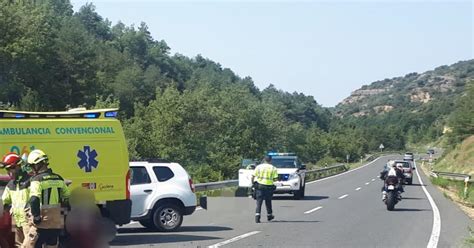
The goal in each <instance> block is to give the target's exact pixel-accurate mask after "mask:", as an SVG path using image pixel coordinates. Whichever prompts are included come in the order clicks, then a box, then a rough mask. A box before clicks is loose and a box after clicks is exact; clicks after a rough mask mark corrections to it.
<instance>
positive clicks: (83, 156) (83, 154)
mask: <svg viewBox="0 0 474 248" xmlns="http://www.w3.org/2000/svg"><path fill="white" fill-rule="evenodd" d="M97 155H98V154H97V152H96V150H95V149H93V150H92V151H91V147H90V146H84V150H83V151H82V150H79V151H77V157H78V158H80V160H79V162H78V163H77V164H78V165H79V167H80V168H81V169H85V171H86V172H92V167H94V168H97V166H98V165H99V161H97V160H96V159H95V158H96V157H97Z"/></svg>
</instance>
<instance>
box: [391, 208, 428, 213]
mask: <svg viewBox="0 0 474 248" xmlns="http://www.w3.org/2000/svg"><path fill="white" fill-rule="evenodd" d="M393 211H397V212H418V211H431V209H416V208H395V209H394V210H393Z"/></svg>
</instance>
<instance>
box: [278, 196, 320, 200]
mask: <svg viewBox="0 0 474 248" xmlns="http://www.w3.org/2000/svg"><path fill="white" fill-rule="evenodd" d="M328 198H329V196H325V195H307V196H305V197H304V198H303V199H300V200H298V201H319V200H324V199H328ZM273 200H277V201H278V200H293V196H291V195H289V196H273Z"/></svg>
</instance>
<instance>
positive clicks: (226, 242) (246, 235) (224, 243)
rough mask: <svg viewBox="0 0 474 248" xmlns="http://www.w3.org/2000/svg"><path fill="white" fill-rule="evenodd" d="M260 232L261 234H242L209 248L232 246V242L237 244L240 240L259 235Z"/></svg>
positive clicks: (255, 232)
mask: <svg viewBox="0 0 474 248" xmlns="http://www.w3.org/2000/svg"><path fill="white" fill-rule="evenodd" d="M259 232H260V231H253V232H249V233H246V234H242V235H240V236H237V237H234V238H231V239H229V240H226V241H222V242H219V243H217V244H214V245H211V246H208V248H217V247H221V246H223V245H227V244H230V243H232V242H235V241H238V240H241V239H244V238H247V237H249V236H252V235H255V234H257V233H259Z"/></svg>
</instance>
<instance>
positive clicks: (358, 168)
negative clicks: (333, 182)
mask: <svg viewBox="0 0 474 248" xmlns="http://www.w3.org/2000/svg"><path fill="white" fill-rule="evenodd" d="M381 158H383V156H382V157H378V158H376V159H375V160H374V161H372V162H370V163H368V164H366V165H363V166H361V167H357V168H355V169H353V170H349V171H346V172H343V173H341V174H337V175H334V176H330V177H325V178H322V179H319V180H315V181H311V182H307V183H306V184H313V183H317V182H321V181H325V180H328V179H331V178H335V177H338V176H342V175H345V174H347V173H351V172H353V171H356V170H360V169H362V168H364V167H366V166H369V165H371V164H373V163H375V162H376V161H377V160H379V159H381Z"/></svg>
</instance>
